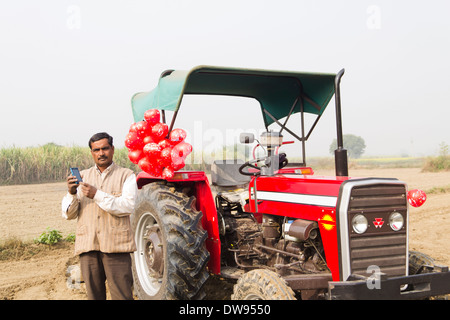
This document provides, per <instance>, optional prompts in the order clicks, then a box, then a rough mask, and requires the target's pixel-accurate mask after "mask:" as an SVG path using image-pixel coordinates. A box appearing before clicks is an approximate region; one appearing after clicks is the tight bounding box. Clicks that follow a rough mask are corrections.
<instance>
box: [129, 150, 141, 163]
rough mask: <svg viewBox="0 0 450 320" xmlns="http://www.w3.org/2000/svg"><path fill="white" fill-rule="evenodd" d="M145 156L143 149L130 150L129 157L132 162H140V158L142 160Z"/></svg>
mask: <svg viewBox="0 0 450 320" xmlns="http://www.w3.org/2000/svg"><path fill="white" fill-rule="evenodd" d="M143 157H144V152H142V150H141V149H136V150H130V151H129V152H128V159H130V161H131V162H133V163H134V164H138V163H139V160H141V159H142V158H143Z"/></svg>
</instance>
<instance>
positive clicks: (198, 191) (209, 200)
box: [136, 171, 220, 274]
mask: <svg viewBox="0 0 450 320" xmlns="http://www.w3.org/2000/svg"><path fill="white" fill-rule="evenodd" d="M161 180H163V179H162V178H159V177H154V176H152V175H150V174H148V173H146V172H141V173H139V174H138V176H137V178H136V182H137V185H138V188H139V189H141V188H142V187H143V186H144V185H146V184H148V183H151V182H155V181H161ZM167 181H168V182H171V183H174V184H177V185H180V186H189V187H193V188H194V189H195V197H196V198H197V202H196V209H197V210H200V211H201V212H202V213H203V217H202V226H203V229H204V230H206V231H207V232H208V238H207V239H206V249H207V250H208V251H209V254H210V258H209V263H208V268H209V271H210V272H212V273H214V274H219V273H220V236H219V225H218V222H217V210H216V205H215V202H214V198H213V195H212V192H211V188H210V187H209V181H208V178H207V176H206V174H205V173H204V172H203V171H185V172H184V171H177V172H175V174H174V176H173V178H172V179H168V180H167Z"/></svg>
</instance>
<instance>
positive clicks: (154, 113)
mask: <svg viewBox="0 0 450 320" xmlns="http://www.w3.org/2000/svg"><path fill="white" fill-rule="evenodd" d="M160 118H161V115H160V112H159V110H157V109H149V110H147V111H145V113H144V119H145V121H147V122H148V123H149V124H151V125H154V124H156V123H158V122H159V121H160Z"/></svg>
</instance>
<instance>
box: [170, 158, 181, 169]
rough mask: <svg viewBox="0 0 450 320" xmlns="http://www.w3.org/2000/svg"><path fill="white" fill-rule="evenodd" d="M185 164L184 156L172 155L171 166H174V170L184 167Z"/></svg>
mask: <svg viewBox="0 0 450 320" xmlns="http://www.w3.org/2000/svg"><path fill="white" fill-rule="evenodd" d="M184 166H185V163H184V159H183V158H181V157H175V158H174V157H173V156H172V163H171V164H170V166H169V167H170V168H172V169H173V170H174V171H178V170H181V169H183V168H184Z"/></svg>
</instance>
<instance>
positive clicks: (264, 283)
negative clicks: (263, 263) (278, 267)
mask: <svg viewBox="0 0 450 320" xmlns="http://www.w3.org/2000/svg"><path fill="white" fill-rule="evenodd" d="M231 299H232V300H296V298H295V294H294V291H293V290H292V289H291V288H290V287H289V286H288V285H287V283H286V282H285V281H284V280H283V278H281V277H280V276H279V275H278V274H276V273H275V272H273V271H270V270H267V269H256V270H252V271H249V272H247V273H245V274H244V275H243V276H242V277H241V278H239V280H238V281H237V283H236V284H235V286H234V288H233V294H232V295H231Z"/></svg>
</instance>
